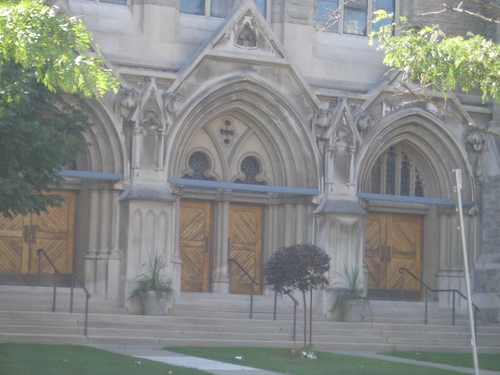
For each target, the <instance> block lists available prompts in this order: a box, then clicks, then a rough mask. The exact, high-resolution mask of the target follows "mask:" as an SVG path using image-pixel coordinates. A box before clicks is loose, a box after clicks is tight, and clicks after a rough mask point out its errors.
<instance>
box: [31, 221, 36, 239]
mask: <svg viewBox="0 0 500 375" xmlns="http://www.w3.org/2000/svg"><path fill="white" fill-rule="evenodd" d="M36 229H37V228H36V225H33V226H32V227H31V243H35V242H36Z"/></svg>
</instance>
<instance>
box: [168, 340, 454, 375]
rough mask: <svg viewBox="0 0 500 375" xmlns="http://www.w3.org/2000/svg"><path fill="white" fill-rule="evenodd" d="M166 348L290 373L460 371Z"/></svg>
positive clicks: (261, 351)
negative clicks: (239, 358)
mask: <svg viewBox="0 0 500 375" xmlns="http://www.w3.org/2000/svg"><path fill="white" fill-rule="evenodd" d="M164 349H166V350H170V351H173V352H177V353H182V354H188V355H194V356H197V357H202V358H209V359H214V360H219V361H222V362H227V363H233V364H239V365H244V366H250V367H255V368H260V369H264V370H269V371H275V372H279V373H282V374H290V375H292V374H293V375H329V374H334V375H342V374H349V375H358V374H370V375H396V374H398V375H399V374H405V375H445V374H450V375H451V374H458V373H459V372H456V371H446V370H441V369H435V368H430V367H424V366H417V365H409V364H406V363H396V362H389V361H384V360H376V359H367V358H362V357H355V356H349V355H342V354H334V353H327V352H318V353H317V356H318V358H317V359H302V358H299V357H292V356H290V355H289V352H290V350H288V349H274V348H235V347H229V348H219V347H180V346H177V347H166V348H164ZM237 356H241V357H243V359H242V360H238V359H236V358H235V357H237Z"/></svg>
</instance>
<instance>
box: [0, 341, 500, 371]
mask: <svg viewBox="0 0 500 375" xmlns="http://www.w3.org/2000/svg"><path fill="white" fill-rule="evenodd" d="M165 349H167V350H171V351H175V352H178V353H183V354H188V355H194V356H197V357H203V358H210V359H215V360H220V361H223V362H227V363H234V364H239V365H244V366H250V367H256V368H262V369H266V370H270V371H275V372H278V373H282V374H289V375H329V374H332V375H343V374H348V375H351V374H352V375H357V374H374V375H378V374H380V375H392V374H394V375H396V374H398V375H399V374H404V375H434V374H435V375H445V374H450V375H451V374H458V373H459V372H455V371H445V370H439V369H433V368H429V367H423V366H416V365H408V364H402V363H395V362H390V361H384V360H374V359H367V358H362V357H355V356H348V355H341V354H333V353H326V352H318V353H317V355H318V358H317V359H301V358H298V357H293V356H291V355H290V350H289V349H267V348H235V347H231V348H220V347H219V348H213V347H208V348H207V347H167V348H165ZM383 354H385V355H392V356H398V357H403V358H412V359H418V360H424V361H432V362H439V363H447V364H453V365H455V366H464V367H472V355H465V354H460V353H458V354H454V353H424V352H420V353H418V354H417V353H414V352H413V353H411V352H408V353H397V352H396V353H395V352H389V353H383ZM240 356H241V357H243V358H242V360H239V359H236V357H240ZM479 364H480V367H481V368H482V369H488V370H493V371H500V356H499V355H493V354H480V355H479ZM0 374H9V375H25V374H37V375H115V374H116V375H145V374H155V375H156V374H158V375H161V374H166V375H202V374H207V373H206V372H203V371H199V370H195V369H188V368H182V367H176V366H172V365H167V364H163V363H159V362H153V361H148V360H144V359H138V358H132V357H128V356H124V355H120V354H115V353H110V352H107V351H103V350H98V349H95V348H92V347H86V346H71V345H40V344H12V343H8V344H0Z"/></svg>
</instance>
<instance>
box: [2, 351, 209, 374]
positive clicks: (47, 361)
mask: <svg viewBox="0 0 500 375" xmlns="http://www.w3.org/2000/svg"><path fill="white" fill-rule="evenodd" d="M0 374H5V375H7V374H8V375H28V374H36V375H149V374H155V375H156V374H158V375H161V374H165V375H206V374H207V373H206V372H204V371H199V370H195V369H187V368H184V367H177V366H171V365H167V364H163V363H159V362H153V361H148V360H144V359H138V358H133V357H128V356H124V355H120V354H115V353H110V352H106V351H103V350H98V349H95V348H90V347H86V346H72V345H39V344H10V343H9V344H0Z"/></svg>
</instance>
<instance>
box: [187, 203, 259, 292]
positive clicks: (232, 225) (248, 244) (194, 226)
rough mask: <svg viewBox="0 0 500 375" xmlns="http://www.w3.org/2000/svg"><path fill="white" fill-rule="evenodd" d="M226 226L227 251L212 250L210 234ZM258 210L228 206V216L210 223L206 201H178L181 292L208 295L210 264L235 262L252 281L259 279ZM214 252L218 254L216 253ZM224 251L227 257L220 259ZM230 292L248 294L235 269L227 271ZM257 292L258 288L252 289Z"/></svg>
mask: <svg viewBox="0 0 500 375" xmlns="http://www.w3.org/2000/svg"><path fill="white" fill-rule="evenodd" d="M223 222H227V223H228V228H227V233H228V249H222V248H216V247H215V245H214V244H215V241H214V236H213V233H220V232H225V228H221V227H220V226H221V225H223ZM261 227H262V207H260V206H251V205H239V204H231V205H230V206H229V217H228V218H227V220H222V223H214V222H213V221H212V211H211V203H210V202H201V201H181V204H180V235H179V237H180V247H179V252H180V257H181V260H182V271H181V290H182V291H186V292H210V291H211V278H212V271H213V269H214V267H218V268H224V266H225V265H223V264H218V265H216V264H214V263H215V262H217V261H218V262H221V261H222V260H223V259H231V258H232V259H235V260H236V261H237V262H238V263H239V264H240V265H241V266H242V267H243V268H244V269H245V270H246V271H247V272H248V273H249V274H250V275H251V276H252V277H253V278H254V279H255V280H257V281H260V278H261V240H262V238H261ZM217 252H218V253H217ZM223 252H227V258H226V257H225V256H222V253H223ZM230 276H231V293H243V294H247V293H250V284H249V279H248V277H247V276H246V275H245V274H244V273H243V272H242V271H241V270H240V269H239V268H238V267H236V266H232V269H231V274H230ZM254 292H255V293H260V288H259V287H256V288H255V289H254Z"/></svg>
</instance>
